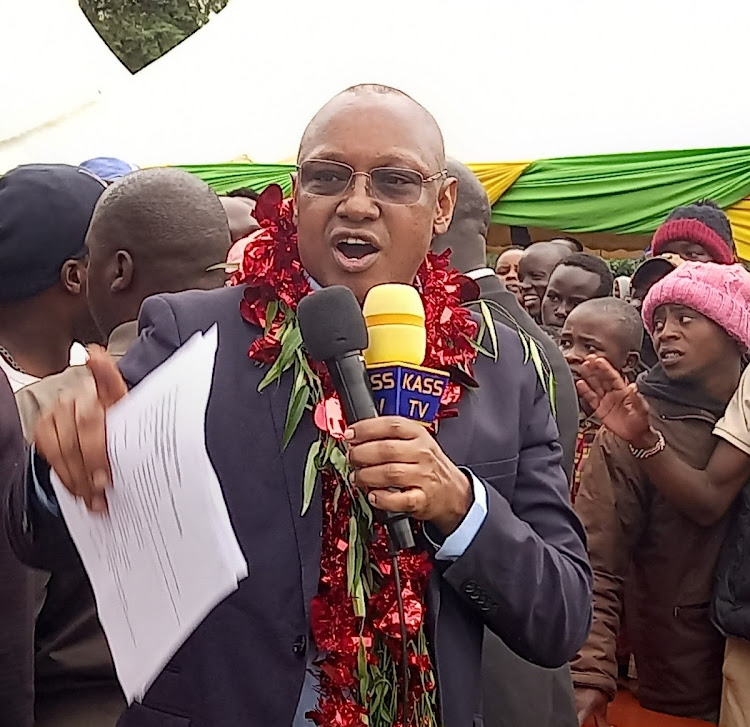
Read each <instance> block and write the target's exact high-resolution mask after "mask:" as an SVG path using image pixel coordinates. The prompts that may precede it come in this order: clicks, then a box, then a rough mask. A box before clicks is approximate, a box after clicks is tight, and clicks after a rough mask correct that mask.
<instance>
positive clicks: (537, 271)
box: [518, 245, 560, 321]
mask: <svg viewBox="0 0 750 727" xmlns="http://www.w3.org/2000/svg"><path fill="white" fill-rule="evenodd" d="M558 262H560V256H559V255H557V254H555V253H554V251H552V250H551V249H550V248H549V247H548V246H547V245H543V246H540V247H539V248H537V249H536V250H535V249H534V245H532V246H531V247H530V248H529V249H528V250H526V252H525V253H524V254H523V256H522V257H521V261H520V262H519V263H518V279H519V282H520V284H521V293H522V294H523V305H524V308H526V310H527V311H528V313H529V315H530V316H531V317H532V318H535V319H536V320H537V321H539V320H541V312H542V299H543V298H544V293H545V291H546V290H547V283H548V282H549V278H550V275H551V274H552V270H553V269H554V267H555V265H557V263H558Z"/></svg>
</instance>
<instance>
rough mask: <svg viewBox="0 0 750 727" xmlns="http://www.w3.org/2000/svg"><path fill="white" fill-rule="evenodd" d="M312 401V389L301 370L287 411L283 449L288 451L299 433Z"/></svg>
mask: <svg viewBox="0 0 750 727" xmlns="http://www.w3.org/2000/svg"><path fill="white" fill-rule="evenodd" d="M309 400H310V387H309V386H308V385H307V383H306V382H305V375H304V373H303V372H302V369H300V370H299V371H298V372H297V378H296V379H295V381H294V388H293V389H292V395H291V397H290V398H289V406H288V408H287V411H286V422H285V424H284V437H283V438H282V441H281V447H282V449H286V448H287V445H288V444H289V441H290V440H291V438H292V437H293V436H294V432H296V431H297V427H298V426H299V423H300V420H301V419H302V415H303V414H304V413H305V409H306V408H307V403H308V401H309Z"/></svg>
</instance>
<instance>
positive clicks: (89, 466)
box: [34, 393, 110, 512]
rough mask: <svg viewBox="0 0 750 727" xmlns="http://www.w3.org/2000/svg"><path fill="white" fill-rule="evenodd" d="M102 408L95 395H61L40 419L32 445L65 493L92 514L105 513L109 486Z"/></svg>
mask: <svg viewBox="0 0 750 727" xmlns="http://www.w3.org/2000/svg"><path fill="white" fill-rule="evenodd" d="M104 416H105V413H104V407H103V406H102V404H101V402H99V400H98V399H97V398H96V396H95V395H93V394H91V393H88V394H85V393H78V394H77V395H71V394H67V395H63V396H61V397H60V399H59V401H58V402H57V404H56V405H55V407H54V408H53V409H52V410H51V411H50V412H48V413H46V414H44V415H42V416H41V417H40V419H39V422H38V424H37V428H36V432H35V435H34V442H35V444H36V448H37V451H38V452H39V454H40V455H41V456H42V457H44V459H45V460H46V461H47V463H48V464H49V466H50V467H51V468H52V469H53V470H54V471H55V472H56V473H57V475H58V477H59V478H60V480H61V481H62V483H63V485H65V487H66V489H67V490H68V491H69V492H70V493H71V494H73V495H75V496H76V497H80V498H82V499H83V500H84V501H85V503H86V505H87V506H88V507H89V508H90V509H91V510H94V511H98V512H103V511H104V510H106V507H107V505H106V499H105V495H104V488H105V487H106V486H107V484H108V483H109V482H110V475H109V462H108V458H107V448H106V429H105V425H104Z"/></svg>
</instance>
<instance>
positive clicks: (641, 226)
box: [492, 147, 750, 234]
mask: <svg viewBox="0 0 750 727" xmlns="http://www.w3.org/2000/svg"><path fill="white" fill-rule="evenodd" d="M749 194H750V147H736V148H732V149H700V150H692V151H672V152H647V153H643V154H610V155H601V156H589V157H569V158H563V159H545V160H540V161H537V162H533V163H532V164H531V165H529V167H528V168H527V169H526V171H525V172H524V173H523V174H522V175H521V176H520V177H519V179H518V180H517V181H516V182H515V184H513V186H512V187H511V188H510V189H509V190H508V192H507V193H506V194H505V195H504V196H503V197H502V198H501V199H500V200H498V202H497V203H496V204H495V205H494V207H493V210H492V220H493V222H495V223H498V224H503V225H518V226H524V227H526V226H534V227H548V228H550V229H555V230H566V231H568V232H573V233H575V232H599V231H608V232H617V233H624V234H644V233H648V232H652V231H653V230H654V229H655V228H656V227H658V225H659V224H660V223H661V222H663V221H664V219H665V218H666V216H667V215H668V214H669V212H671V211H672V210H673V209H674V208H675V207H677V206H678V205H682V204H688V203H690V202H695V201H696V200H699V199H706V198H709V199H713V200H715V201H716V202H718V204H719V205H720V206H722V207H729V206H730V205H732V204H734V203H735V202H738V201H739V200H741V199H743V198H745V197H746V196H748V195H749Z"/></svg>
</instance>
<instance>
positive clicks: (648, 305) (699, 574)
mask: <svg viewBox="0 0 750 727" xmlns="http://www.w3.org/2000/svg"><path fill="white" fill-rule="evenodd" d="M748 310H750V273H748V272H747V271H746V270H745V269H744V268H743V267H742V266H741V265H719V264H716V263H693V262H686V263H685V264H683V265H682V266H680V267H679V268H677V269H676V270H674V271H673V272H671V273H669V275H667V276H666V277H665V278H663V279H662V280H660V281H659V282H657V283H656V284H655V285H654V286H653V288H652V289H651V290H650V291H649V293H648V295H647V296H646V300H645V301H644V304H643V321H644V324H645V326H646V329H647V330H648V331H649V333H650V334H651V336H652V338H653V341H654V349H655V351H656V353H657V356H658V364H657V365H656V366H655V367H654V368H653V369H652V370H651V371H650V372H648V374H646V375H645V376H642V377H641V378H639V379H638V381H637V382H636V384H631V385H627V384H625V383H624V382H623V381H622V378H621V377H619V376H618V375H617V373H616V372H615V370H614V369H613V368H612V367H611V366H610V364H609V363H607V362H606V361H605V360H604V359H602V358H597V357H592V358H591V359H588V360H587V361H586V362H585V363H584V364H583V365H582V366H581V370H580V372H581V376H582V379H583V380H582V381H579V383H578V388H579V393H580V394H581V396H582V397H583V398H584V400H585V401H586V402H587V403H588V406H589V407H590V408H591V409H592V410H593V411H594V413H595V415H596V416H597V417H598V418H599V419H601V421H602V423H603V424H604V427H603V428H602V429H601V430H600V432H599V434H598V435H597V439H596V440H595V441H594V444H593V446H592V449H591V452H590V454H589V459H588V462H587V466H586V468H585V469H584V472H583V476H582V481H581V489H580V492H579V494H578V498H577V500H576V510H577V511H578V514H579V516H580V517H581V519H582V520H583V523H584V525H585V527H586V530H587V533H588V536H589V554H590V557H591V563H592V567H593V569H594V573H595V580H594V594H595V595H594V624H593V626H592V629H591V634H590V636H589V639H588V641H587V644H586V646H585V647H584V648H583V649H582V650H581V652H580V653H579V655H578V657H577V659H576V661H575V663H574V665H573V679H574V683H575V684H576V687H577V693H576V697H577V702H578V705H579V716H580V717H581V721H582V722H583V721H585V719H586V718H587V717H588V716H590V715H592V714H602V713H604V712H605V711H606V701H607V699H608V698H611V697H612V696H613V694H614V689H615V681H614V674H615V660H614V643H615V637H616V634H617V630H618V627H619V614H620V612H621V605H622V604H621V596H622V581H623V579H624V578H625V576H626V575H628V573H629V569H630V568H631V566H632V569H633V570H632V573H633V579H632V586H633V588H632V591H633V593H632V595H633V599H632V601H633V602H632V604H631V603H630V601H629V602H628V635H629V636H630V638H631V640H632V646H633V652H634V654H635V659H636V666H637V669H638V680H639V684H638V699H639V701H640V702H641V704H642V705H643V706H644V707H646V708H648V709H653V710H655V711H659V712H666V713H669V714H674V715H677V716H683V717H692V718H697V719H704V720H706V721H709V722H716V721H717V720H718V717H719V705H720V699H721V679H722V661H723V650H724V639H723V636H722V635H721V634H720V633H719V632H718V631H717V630H716V628H715V627H714V626H713V624H712V623H711V618H710V609H709V605H710V602H711V598H712V594H713V585H714V573H715V570H716V566H717V563H719V556H720V550H721V546H722V543H723V541H724V537H725V535H726V533H727V531H728V529H729V527H730V525H731V523H732V518H731V515H730V514H729V513H728V512H727V509H728V506H727V507H725V508H724V509H723V511H721V512H719V511H717V510H716V509H715V510H714V511H713V512H712V517H711V518H710V519H709V518H705V517H704V518H701V517H694V518H693V521H691V520H690V519H688V518H686V517H685V516H684V514H683V513H684V512H685V511H686V509H687V508H686V504H687V503H686V500H687V499H688V498H687V497H686V496H685V493H684V490H685V488H686V485H685V484H684V480H685V479H686V478H689V477H690V476H691V474H692V476H693V477H694V478H698V477H699V476H705V473H703V472H701V470H702V469H703V468H704V467H706V465H707V464H708V463H709V460H711V455H712V453H713V451H714V448H715V446H716V441H717V440H716V439H715V437H713V436H712V434H713V432H714V431H716V433H718V434H720V436H724V435H723V434H722V433H721V431H722V428H726V419H727V418H726V416H724V418H723V419H721V417H722V415H724V410H725V409H726V407H727V404H728V402H729V401H730V399H731V398H732V395H733V394H734V391H735V390H736V389H737V386H738V384H739V381H740V374H741V370H742V361H743V354H744V352H745V351H746V350H747V349H748V347H750V316H749V315H748ZM749 398H750V397H749ZM745 421H746V422H747V421H748V419H746V420H745ZM745 426H746V427H747V424H746V425H745ZM715 428H716V430H715ZM746 439H747V440H750V435H748V434H747V432H746ZM748 450H749V451H750V446H748ZM747 458H748V460H750V457H747ZM711 461H713V460H711ZM686 473H687V474H686ZM744 473H745V474H744V476H745V478H746V477H747V476H748V475H750V466H748V467H747V468H746V469H745V471H744ZM743 481H744V480H743ZM696 488H697V489H701V488H703V490H704V489H705V487H704V485H697V486H694V489H696ZM703 490H701V492H693V496H694V497H695V498H698V497H699V496H703ZM736 493H737V488H735V490H734V495H736ZM734 495H732V499H733V496H734ZM703 499H704V500H706V499H709V504H713V500H712V499H710V498H705V497H704V498H703ZM693 504H695V503H693ZM703 504H704V505H706V504H707V503H706V502H704V503H703ZM748 536H750V533H748ZM745 556H746V557H748V556H750V551H748V552H747V553H746V554H745ZM744 572H747V569H745V571H744ZM747 585H750V583H748V584H747ZM746 593H750V591H746ZM746 605H747V607H748V608H750V602H749V603H747V604H746ZM631 606H632V607H631ZM746 611H747V608H746ZM744 694H745V695H747V690H745V692H744ZM746 698H747V697H746V696H745V699H746ZM740 723H741V724H744V725H747V724H748V723H750V722H748V721H743V722H738V723H737V724H740ZM721 724H722V725H723V724H725V721H722V722H721ZM726 724H729V722H726Z"/></svg>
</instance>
